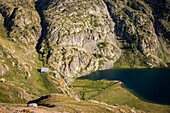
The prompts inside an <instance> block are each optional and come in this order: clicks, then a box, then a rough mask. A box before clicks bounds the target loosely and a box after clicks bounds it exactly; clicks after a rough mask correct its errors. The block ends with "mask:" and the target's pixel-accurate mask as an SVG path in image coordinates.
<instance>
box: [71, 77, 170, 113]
mask: <svg viewBox="0 0 170 113" xmlns="http://www.w3.org/2000/svg"><path fill="white" fill-rule="evenodd" d="M72 86H73V89H74V91H75V92H76V93H77V94H78V95H79V96H80V98H81V99H84V100H97V101H100V102H105V103H107V104H110V105H117V104H118V105H125V106H126V105H128V106H129V107H134V108H136V109H139V110H142V111H145V112H149V113H169V112H170V106H168V105H159V104H153V103H149V102H145V101H142V100H141V99H139V98H137V97H136V96H134V95H133V94H132V93H131V92H129V91H128V90H126V89H124V88H122V86H121V85H120V84H119V83H116V82H115V81H106V80H98V81H91V80H76V81H75V82H74V83H73V84H72Z"/></svg>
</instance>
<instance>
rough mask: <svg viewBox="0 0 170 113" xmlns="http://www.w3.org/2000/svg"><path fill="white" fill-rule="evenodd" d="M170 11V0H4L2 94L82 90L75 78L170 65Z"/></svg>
mask: <svg viewBox="0 0 170 113" xmlns="http://www.w3.org/2000/svg"><path fill="white" fill-rule="evenodd" d="M169 14H170V2H169V1H168V0H162V1H159V0H121V1H120V0H22V1H21V0H0V102H3V103H26V102H27V101H29V100H33V99H36V98H38V97H40V96H42V95H46V94H50V93H61V94H65V95H68V96H70V97H75V98H77V95H76V94H75V93H74V92H73V89H71V86H69V85H68V83H69V82H72V81H73V80H74V79H75V78H77V77H79V76H84V75H87V74H89V73H91V72H94V71H96V70H106V69H112V68H147V67H149V68H152V67H166V66H167V63H169V62H170V35H169V34H170V33H169V32H170V22H169V21H170V16H169ZM42 67H48V68H49V69H50V71H49V73H40V69H41V68H42ZM77 103H78V102H76V104H77ZM85 112H86V111H85Z"/></svg>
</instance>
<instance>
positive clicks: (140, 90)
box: [79, 68, 170, 105]
mask: <svg viewBox="0 0 170 113" xmlns="http://www.w3.org/2000/svg"><path fill="white" fill-rule="evenodd" d="M79 79H89V80H101V79H106V80H119V81H121V82H123V84H124V87H125V88H127V89H128V90H130V91H131V92H133V93H134V94H135V95H136V96H138V97H139V98H141V99H143V100H145V101H149V102H153V103H159V104H168V105H170V69H166V68H161V69H160V68H155V69H113V70H105V71H97V72H94V73H91V74H89V75H87V76H83V77H80V78H79Z"/></svg>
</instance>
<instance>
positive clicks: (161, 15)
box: [145, 0, 170, 41]
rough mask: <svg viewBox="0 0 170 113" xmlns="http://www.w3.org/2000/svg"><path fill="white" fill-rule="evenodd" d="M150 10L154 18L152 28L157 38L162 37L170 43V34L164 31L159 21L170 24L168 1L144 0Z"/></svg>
mask: <svg viewBox="0 0 170 113" xmlns="http://www.w3.org/2000/svg"><path fill="white" fill-rule="evenodd" d="M145 2H146V3H147V4H149V6H150V7H151V8H152V11H153V12H152V14H153V16H154V28H155V32H156V34H157V35H158V36H161V35H162V36H163V37H164V38H167V39H168V40H169V41H170V37H169V36H170V32H169V31H167V30H166V28H165V26H164V25H163V24H162V23H161V21H160V19H163V20H165V21H167V22H170V1H168V0H145Z"/></svg>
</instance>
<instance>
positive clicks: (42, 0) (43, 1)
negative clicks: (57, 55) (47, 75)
mask: <svg viewBox="0 0 170 113" xmlns="http://www.w3.org/2000/svg"><path fill="white" fill-rule="evenodd" d="M50 2H51V0H38V1H37V2H36V5H35V8H36V10H37V12H38V14H39V16H40V19H41V23H40V24H41V27H42V30H41V36H40V37H39V39H38V42H37V45H36V47H35V48H36V51H37V52H38V53H39V57H40V56H43V57H44V54H47V56H45V57H46V58H45V59H46V60H43V59H41V58H39V59H40V60H42V61H43V65H45V64H47V62H48V58H49V57H50V55H51V47H50V44H49V41H48V38H47V32H48V29H47V27H48V22H47V21H46V19H45V15H44V12H43V11H44V10H46V9H47V8H48V7H49V5H50ZM43 43H44V44H45V49H46V51H45V52H46V53H45V52H44V51H43V52H42V51H40V49H41V48H42V44H43Z"/></svg>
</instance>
